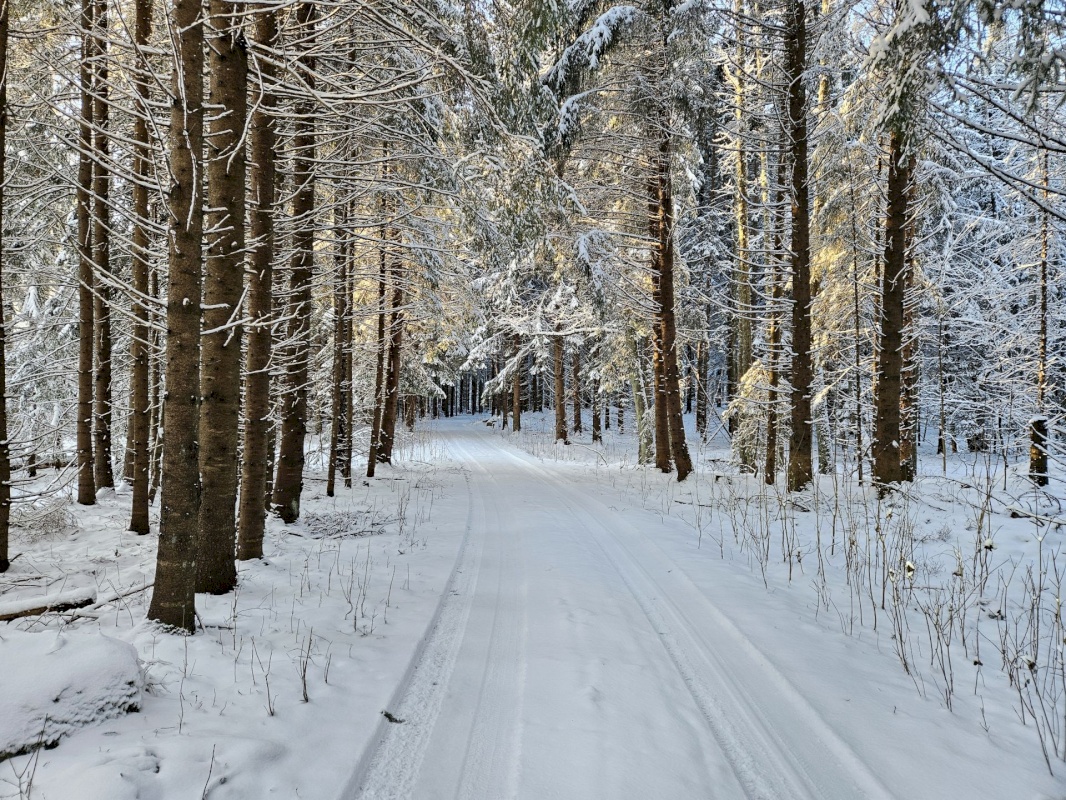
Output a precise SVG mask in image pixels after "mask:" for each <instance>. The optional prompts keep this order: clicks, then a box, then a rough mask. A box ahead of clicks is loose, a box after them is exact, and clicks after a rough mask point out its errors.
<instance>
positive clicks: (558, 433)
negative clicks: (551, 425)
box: [552, 334, 570, 444]
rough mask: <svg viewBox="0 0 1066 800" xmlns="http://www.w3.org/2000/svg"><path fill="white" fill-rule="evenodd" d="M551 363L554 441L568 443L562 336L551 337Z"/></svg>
mask: <svg viewBox="0 0 1066 800" xmlns="http://www.w3.org/2000/svg"><path fill="white" fill-rule="evenodd" d="M552 355H553V356H554V358H553V359H552V363H553V366H554V372H555V441H557V442H562V443H563V444H570V440H569V439H568V438H567V431H566V386H565V382H566V378H565V376H564V374H563V369H564V368H565V367H564V364H563V337H562V336H560V335H558V334H556V335H555V336H554V337H553V338H552Z"/></svg>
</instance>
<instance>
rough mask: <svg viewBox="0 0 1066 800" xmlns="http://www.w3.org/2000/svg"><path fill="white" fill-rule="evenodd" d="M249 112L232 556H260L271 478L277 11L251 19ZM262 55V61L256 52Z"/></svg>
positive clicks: (270, 8) (264, 10) (266, 11)
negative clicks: (243, 339) (245, 325)
mask: <svg viewBox="0 0 1066 800" xmlns="http://www.w3.org/2000/svg"><path fill="white" fill-rule="evenodd" d="M254 30H255V38H254V41H255V53H256V68H255V74H256V75H258V76H259V79H258V80H257V81H256V82H255V83H254V85H253V86H254V88H253V103H252V108H253V109H254V110H253V112H252V117H251V124H250V126H249V131H248V133H249V147H250V148H251V163H252V176H251V177H252V179H251V198H250V199H251V203H250V205H251V208H250V209H249V215H248V217H249V218H248V222H249V226H248V233H249V238H250V246H251V252H250V254H249V267H250V269H249V271H248V289H247V291H248V310H247V313H246V316H247V317H248V318H249V320H250V321H251V324H250V326H249V331H248V348H247V352H246V354H245V372H246V375H245V383H244V448H243V449H244V453H243V456H244V458H243V461H242V464H241V492H240V511H239V523H238V533H237V558H239V559H241V560H242V561H247V560H249V559H253V558H262V557H263V533H264V528H265V525H266V509H267V498H268V497H269V493H268V482H269V480H270V475H271V468H270V462H271V452H272V450H273V446H272V444H271V430H272V425H271V422H270V357H271V351H272V349H273V334H272V333H271V326H270V319H271V316H272V315H273V282H274V204H275V202H276V199H277V189H276V187H275V183H276V174H275V165H274V158H275V156H274V142H275V134H274V109H275V108H276V106H277V97H276V96H275V95H274V93H273V92H272V91H271V86H272V84H273V82H274V80H275V77H276V75H277V67H276V66H275V64H274V61H273V59H272V57H271V56H270V55H269V51H270V50H271V49H272V48H273V47H274V46H275V45H276V44H277V39H278V21H277V11H276V10H275V9H274V8H273V6H269V5H267V6H264V7H263V8H262V9H260V10H257V11H256V12H255V15H254ZM264 51H266V53H267V55H266V57H265V58H264V57H261V54H263V53H264Z"/></svg>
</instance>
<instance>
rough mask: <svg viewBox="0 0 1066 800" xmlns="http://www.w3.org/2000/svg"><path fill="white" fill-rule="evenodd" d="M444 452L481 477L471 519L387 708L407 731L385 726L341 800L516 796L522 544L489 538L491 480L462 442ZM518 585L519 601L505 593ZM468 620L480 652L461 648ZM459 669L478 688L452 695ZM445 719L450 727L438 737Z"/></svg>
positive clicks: (494, 511) (494, 515) (473, 484)
mask: <svg viewBox="0 0 1066 800" xmlns="http://www.w3.org/2000/svg"><path fill="white" fill-rule="evenodd" d="M449 444H450V445H451V448H452V449H453V450H454V451H457V455H458V456H460V460H461V461H462V462H463V463H464V465H465V466H466V467H469V468H473V469H474V470H476V471H477V472H478V473H481V474H482V476H481V477H480V478H479V479H477V480H475V481H471V479H470V475H469V473H467V474H466V475H465V476H464V477H466V481H467V495H468V503H469V512H468V516H467V523H466V531H465V534H464V540H463V544H462V546H461V551H460V554H459V556H458V558H457V562H456V567H455V570H454V572H453V574H452V578H451V580H450V581H449V583H448V587H447V590H446V592H445V595H444V598H443V600H442V605H441V606H440V608H439V610H438V614H437V619H436V621H435V623H434V624H433V625H432V626H431V628H430V631H429V633H428V634H427V636H426V639H425V640H424V646H423V649H422V652H421V654H420V655H419V656H418V657H417V658H416V659H415V661H414V663H415V666H414V667H413V670H412V672H411V674H410V677H409V679H408V680H406V681H405V682H404V683H402V684H401V687H400V688H399V689H398V691H397V693H396V695H394V700H393V703H392V705H391V706H390V710H391V711H392V712H393V713H394V715H395V716H397V717H399V718H400V719H403V720H404V722H403V723H402V724H390V723H387V722H384V720H383V721H382V723H381V725H383V726H384V728H383V729H382V730H381V731H380V735H379V743H378V745H377V746H376V747H373V748H371V749H370V751H369V752H368V753H367V755H366V756H364V761H363V764H361V766H360V768H359V769H357V770H356V773H355V775H354V776H353V778H352V779H351V781H350V782H349V784H348V787H347V789H346V790H345V792H344V793H343V794H342V798H343V799H344V800H357V799H358V800H372V799H373V800H377V799H379V798H390V800H391V799H392V798H397V799H398V798H418V799H419V800H421V799H422V798H428V797H434V798H436V797H442V798H447V797H454V798H471V797H485V798H493V799H494V800H495V799H496V798H500V800H502V798H506V797H514V796H515V795H516V794H517V791H518V775H519V764H520V752H521V713H522V699H523V691H522V687H523V684H524V674H525V673H524V660H525V653H524V643H525V633H526V630H525V629H526V624H525V621H526V616H525V599H524V594H525V593H524V586H525V581H524V577H523V573H522V558H521V552H520V547H521V543H520V541H517V540H516V535H515V536H501V535H494V536H492V537H491V539H490V538H489V536H488V525H489V523H490V521H491V522H492V523H493V524H495V523H497V522H499V521H500V520H501V519H502V517H501V514H500V508H499V505H498V503H497V501H496V494H497V492H488V493H487V492H486V489H485V488H484V487H483V485H482V484H483V483H484V478H487V479H489V480H490V481H491V482H492V483H493V484H495V479H494V478H493V476H492V474H491V472H490V471H489V470H487V469H485V468H484V467H483V466H481V464H480V463H479V461H478V459H477V458H476V456H475V455H474V454H472V453H471V452H470V451H469V450H467V449H466V448H465V447H463V446H462V445H460V444H459V442H457V441H454V440H453V441H451V442H449ZM490 505H491V513H490ZM516 584H517V585H518V586H519V587H520V591H519V592H509V591H506V588H507V587H509V586H514V585H516ZM486 599H491V601H492V602H491V603H486V602H485V600H486ZM485 616H490V617H491V620H489V621H488V622H486V621H485V620H484V617H485ZM478 618H480V619H478ZM474 620H476V623H477V624H478V626H479V627H480V629H482V630H484V629H488V630H489V631H490V635H489V637H488V638H487V640H486V641H485V642H484V644H483V646H482V643H481V642H479V641H471V642H468V641H467V637H466V631H467V628H468V626H470V625H471V624H472V621H474ZM460 659H464V661H466V662H468V661H473V662H474V663H475V664H476V666H477V668H476V669H474V670H473V672H474V673H476V674H477V675H478V684H477V686H476V687H467V686H460V687H457V686H455V683H457V682H458V681H460V680H461V679H464V678H465V677H467V676H468V675H469V674H470V672H471V671H470V670H469V669H464V670H463V675H462V676H457V675H456V664H457V662H459V661H460ZM464 666H465V664H464ZM464 690H465V691H464ZM453 692H454V694H455V695H456V697H451V695H452V693H453ZM470 695H475V696H476V697H477V700H476V702H475V703H474V704H473V705H472V706H470V705H468V704H466V703H462V702H461V700H462V698H466V697H469V696H470ZM456 698H459V699H458V700H457V699H456ZM444 710H446V713H445V714H444V717H443V718H445V719H447V724H446V725H442V726H439V727H438V720H441V719H442V711H444ZM423 766H425V770H423ZM430 766H432V769H431V768H430ZM423 772H426V773H427V774H425V775H423V774H422V773H423ZM430 772H431V773H432V774H429V773H430Z"/></svg>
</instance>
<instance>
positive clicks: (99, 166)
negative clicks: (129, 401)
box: [92, 0, 115, 489]
mask: <svg viewBox="0 0 1066 800" xmlns="http://www.w3.org/2000/svg"><path fill="white" fill-rule="evenodd" d="M95 5H96V11H95V13H94V15H93V56H94V59H95V62H96V63H95V67H94V70H93V235H92V239H93V245H92V254H93V267H94V273H93V274H94V277H95V280H94V287H95V290H96V291H95V296H94V297H93V304H94V306H95V311H94V316H95V318H96V319H95V322H96V330H95V349H96V374H95V377H94V380H95V383H96V393H95V406H96V408H95V413H94V423H95V424H94V428H93V439H94V442H93V444H94V447H93V456H94V463H93V473H94V479H95V482H96V488H97V489H100V488H113V487H114V485H115V476H114V473H113V471H112V468H111V276H110V272H111V206H110V202H111V200H110V188H111V175H110V172H109V170H108V166H107V157H108V150H109V142H108V130H107V129H108V116H109V110H110V107H111V105H110V99H109V91H108V68H107V43H108V30H107V0H95Z"/></svg>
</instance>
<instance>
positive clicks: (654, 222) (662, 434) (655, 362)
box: [648, 176, 672, 472]
mask: <svg viewBox="0 0 1066 800" xmlns="http://www.w3.org/2000/svg"><path fill="white" fill-rule="evenodd" d="M661 213H662V208H661V198H660V197H659V181H658V177H657V176H656V177H655V178H652V179H651V180H650V181H649V182H648V228H649V231H648V233H649V235H650V238H651V240H652V241H653V242H654V243H655V244H653V245H652V252H651V303H652V308H653V309H654V311H653V313H654V315H655V320H654V322H653V324H652V385H653V387H654V396H653V402H654V412H655V428H654V430H655V467H656V468H657V469H658V470H660V471H661V472H670V470H671V469H672V467H671V462H670V418H669V412H668V409H667V400H666V373H665V360H666V358H665V351H664V349H663V326H662V309H663V297H662V294H663V290H662V286H663V273H662V255H663V253H662V231H661V230H660V226H661V225H662V220H661V219H660V214H661Z"/></svg>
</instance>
